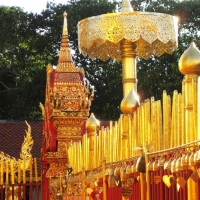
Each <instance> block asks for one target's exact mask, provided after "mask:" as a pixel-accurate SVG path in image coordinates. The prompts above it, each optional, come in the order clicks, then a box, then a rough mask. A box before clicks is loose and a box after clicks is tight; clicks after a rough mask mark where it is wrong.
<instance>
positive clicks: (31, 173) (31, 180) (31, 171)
mask: <svg viewBox="0 0 200 200" xmlns="http://www.w3.org/2000/svg"><path fill="white" fill-rule="evenodd" d="M32 182H33V164H32V155H31V156H30V183H32Z"/></svg>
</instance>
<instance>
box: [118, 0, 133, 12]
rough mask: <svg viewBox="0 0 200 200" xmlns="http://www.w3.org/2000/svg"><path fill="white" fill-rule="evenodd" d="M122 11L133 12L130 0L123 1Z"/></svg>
mask: <svg viewBox="0 0 200 200" xmlns="http://www.w3.org/2000/svg"><path fill="white" fill-rule="evenodd" d="M121 12H133V7H132V6H131V3H130V1H129V0H123V1H122V8H121Z"/></svg>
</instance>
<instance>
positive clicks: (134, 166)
mask: <svg viewBox="0 0 200 200" xmlns="http://www.w3.org/2000/svg"><path fill="white" fill-rule="evenodd" d="M135 172H136V163H134V164H133V165H132V166H131V173H132V174H133V173H135Z"/></svg>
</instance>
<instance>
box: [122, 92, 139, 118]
mask: <svg viewBox="0 0 200 200" xmlns="http://www.w3.org/2000/svg"><path fill="white" fill-rule="evenodd" d="M139 104H140V102H139V97H138V95H137V94H136V93H135V91H134V90H133V89H132V90H131V91H130V92H129V94H127V95H126V96H125V97H124V98H123V100H122V102H121V105H120V109H121V111H122V113H123V114H131V115H132V114H133V110H134V108H136V107H137V106H138V105H139Z"/></svg>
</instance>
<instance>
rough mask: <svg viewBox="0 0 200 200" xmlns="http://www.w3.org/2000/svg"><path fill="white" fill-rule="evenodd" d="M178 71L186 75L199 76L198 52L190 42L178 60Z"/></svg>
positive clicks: (199, 52) (199, 59)
mask: <svg viewBox="0 0 200 200" xmlns="http://www.w3.org/2000/svg"><path fill="white" fill-rule="evenodd" d="M178 67H179V71H180V72H181V73H182V74H184V75H186V74H197V75H198V74H200V51H199V49H198V48H197V47H196V45H195V43H194V42H192V43H191V44H190V47H189V48H188V49H187V50H186V51H185V52H184V53H183V54H182V56H181V57H180V60H179V66H178Z"/></svg>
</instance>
